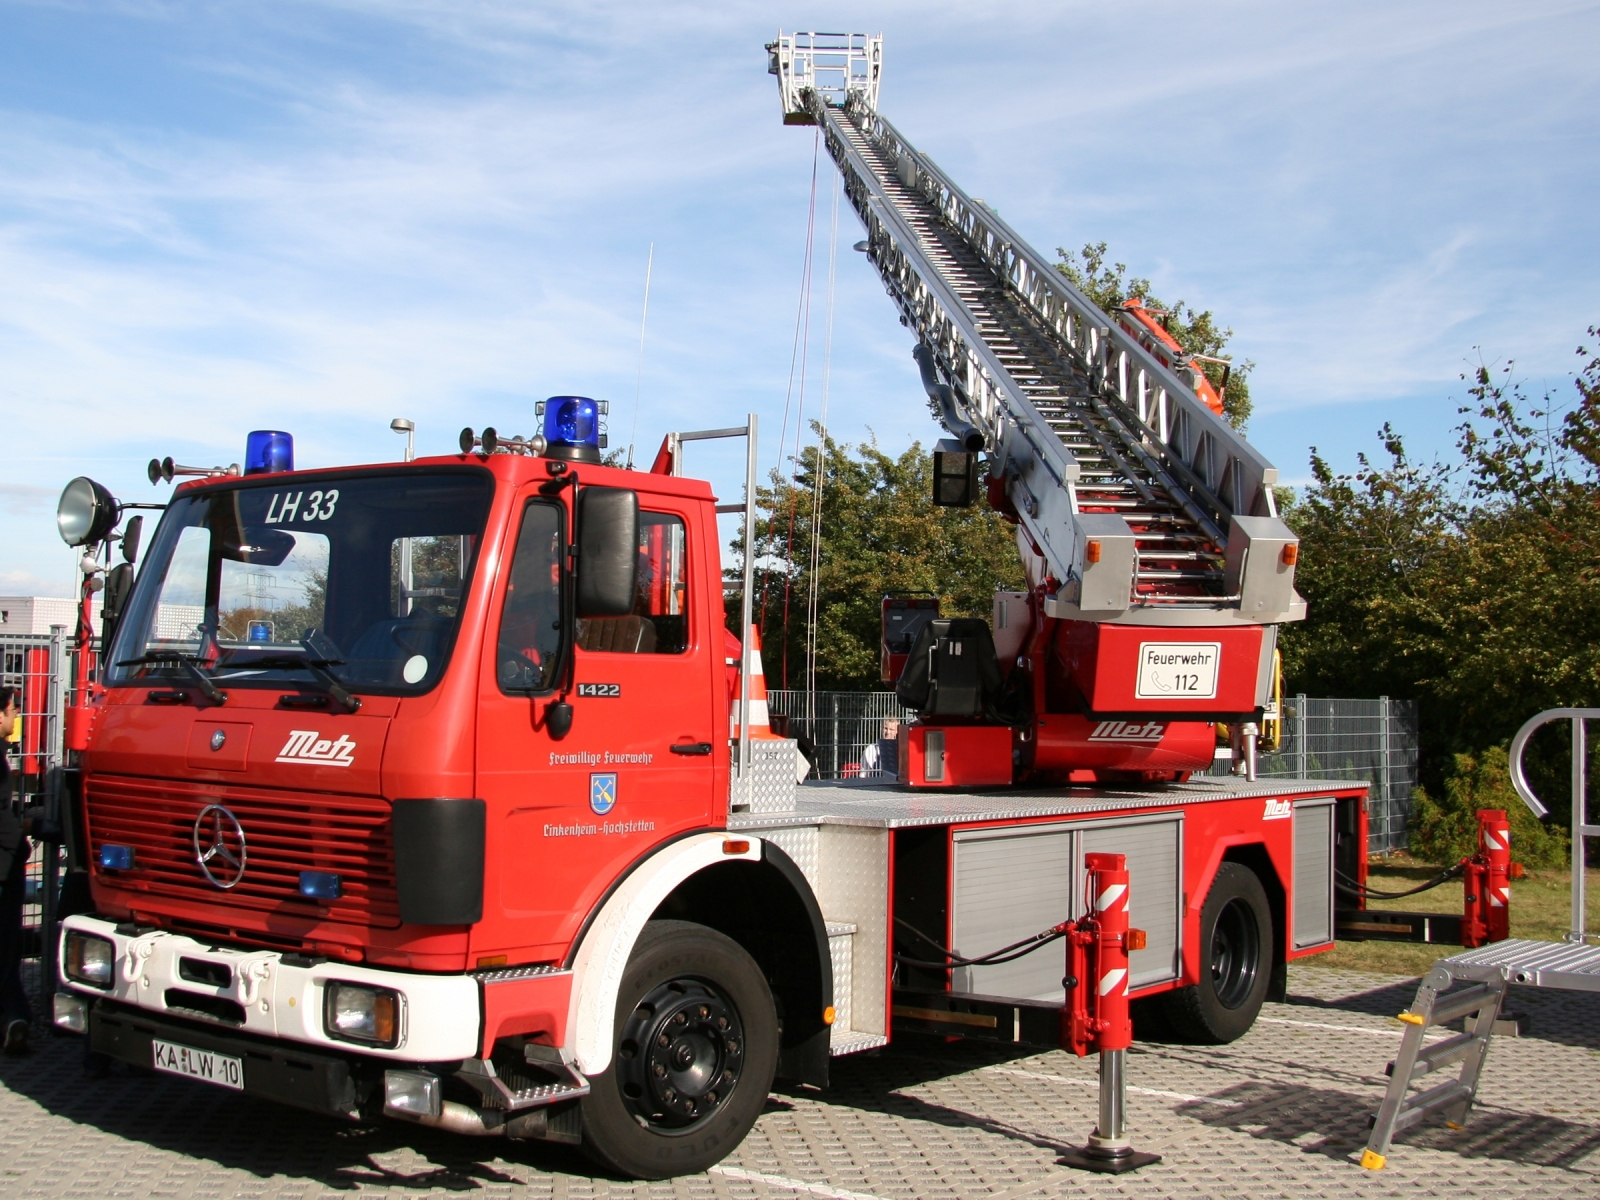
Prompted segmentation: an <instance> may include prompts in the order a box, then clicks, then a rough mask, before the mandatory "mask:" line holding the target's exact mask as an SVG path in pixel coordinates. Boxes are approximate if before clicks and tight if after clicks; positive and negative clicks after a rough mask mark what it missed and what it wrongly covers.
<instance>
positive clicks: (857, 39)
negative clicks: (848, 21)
mask: <svg viewBox="0 0 1600 1200" xmlns="http://www.w3.org/2000/svg"><path fill="white" fill-rule="evenodd" d="M767 73H768V74H769V75H776V76H777V77H778V97H779V99H780V100H781V101H782V104H783V123H784V124H785V125H815V124H816V123H817V116H816V113H815V112H814V111H813V105H827V106H828V107H830V108H845V107H846V106H847V105H849V104H850V102H851V101H852V100H853V101H854V102H855V103H856V104H857V105H858V106H865V107H866V108H868V109H870V110H871V111H873V112H876V111H877V110H878V82H879V78H880V77H881V75H882V73H883V35H882V34H881V33H880V34H869V33H784V32H782V31H781V30H780V31H779V33H778V40H777V41H775V42H768V43H767Z"/></svg>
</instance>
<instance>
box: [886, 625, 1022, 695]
mask: <svg viewBox="0 0 1600 1200" xmlns="http://www.w3.org/2000/svg"><path fill="white" fill-rule="evenodd" d="M1000 684H1001V681H1000V660H999V658H998V657H996V655H995V652H994V637H993V635H992V634H990V632H989V623H988V622H987V621H982V620H979V619H978V618H976V617H950V618H945V619H940V620H936V621H929V622H928V623H927V624H926V625H924V626H923V627H922V631H921V632H920V633H918V634H917V640H916V644H915V645H914V646H913V647H912V649H911V657H910V658H908V659H906V669H905V670H904V671H903V672H901V675H900V681H899V682H898V683H896V684H895V687H894V690H895V695H896V696H898V697H899V698H900V703H901V704H904V705H905V706H906V707H907V708H911V709H915V710H916V711H917V712H918V713H920V714H921V715H922V716H924V717H968V718H973V717H984V716H989V715H992V714H993V712H994V710H995V707H996V705H997V702H998V701H999V699H1000Z"/></svg>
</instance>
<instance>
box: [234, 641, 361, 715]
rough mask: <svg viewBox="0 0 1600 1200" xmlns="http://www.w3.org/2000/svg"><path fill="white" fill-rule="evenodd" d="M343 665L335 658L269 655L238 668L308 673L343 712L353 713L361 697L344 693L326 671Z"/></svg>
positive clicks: (242, 664)
mask: <svg viewBox="0 0 1600 1200" xmlns="http://www.w3.org/2000/svg"><path fill="white" fill-rule="evenodd" d="M229 661H230V662H232V656H231V655H230V656H229ZM343 665H344V663H343V660H341V659H337V658H302V657H300V656H299V655H297V654H269V655H265V656H264V657H262V658H252V659H248V660H246V661H244V662H241V663H239V668H240V669H241V670H249V669H250V668H252V667H260V668H261V669H263V670H268V671H272V670H284V671H310V672H311V673H312V674H313V675H315V676H316V677H317V681H318V682H319V683H321V684H322V686H323V688H324V690H326V691H327V693H328V695H329V696H331V697H333V699H334V701H335V702H336V703H337V704H339V705H340V707H342V708H343V709H344V710H345V712H355V711H356V709H358V708H360V707H361V697H360V696H353V695H351V694H350V693H349V692H348V691H346V690H345V687H344V685H343V684H342V683H340V682H339V681H338V679H336V678H335V677H334V675H333V673H332V672H331V671H329V670H328V668H329V667H339V666H343Z"/></svg>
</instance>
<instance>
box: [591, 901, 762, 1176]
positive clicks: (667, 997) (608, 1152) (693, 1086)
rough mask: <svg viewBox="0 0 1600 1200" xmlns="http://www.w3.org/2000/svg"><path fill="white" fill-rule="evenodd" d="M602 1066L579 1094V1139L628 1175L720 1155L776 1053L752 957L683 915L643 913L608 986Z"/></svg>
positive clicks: (739, 1134)
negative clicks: (607, 1041)
mask: <svg viewBox="0 0 1600 1200" xmlns="http://www.w3.org/2000/svg"><path fill="white" fill-rule="evenodd" d="M613 1036H614V1038H615V1041H614V1043H613V1053H612V1060H611V1066H610V1067H609V1068H607V1069H606V1070H605V1071H603V1072H602V1073H600V1074H599V1075H596V1076H594V1077H592V1078H591V1079H590V1086H591V1088H592V1090H591V1091H590V1093H589V1095H588V1096H586V1097H584V1099H583V1101H582V1114H583V1146H584V1150H585V1152H586V1153H588V1155H589V1156H590V1157H591V1158H593V1159H594V1160H595V1161H596V1162H598V1163H600V1164H601V1165H602V1166H604V1167H608V1168H610V1169H611V1170H614V1171H616V1172H618V1173H619V1174H622V1175H626V1176H630V1177H632V1178H635V1179H666V1178H668V1177H670V1176H674V1175H690V1174H694V1173H696V1172H699V1171H704V1170H705V1169H706V1168H707V1167H710V1166H712V1165H714V1164H715V1163H717V1162H720V1161H721V1160H722V1159H723V1158H724V1157H725V1156H726V1155H727V1154H728V1153H729V1152H730V1151H732V1150H733V1148H734V1147H735V1146H737V1145H738V1144H739V1143H740V1142H742V1141H743V1140H744V1137H745V1135H746V1134H747V1133H749V1132H750V1127H751V1126H752V1125H754V1124H755V1121H756V1117H757V1116H759V1115H760V1113H761V1109H762V1106H763V1105H764V1104H765V1103H766V1099H767V1092H768V1091H769V1089H770V1088H771V1086H772V1076H773V1072H774V1071H775V1070H776V1068H777V1062H778V1018H777V1014H776V1012H775V1011H774V1008H773V1003H772V993H771V991H770V990H769V989H768V987H767V981H766V980H765V979H764V978H763V977H762V975H761V970H760V968H759V967H757V966H756V964H755V961H754V960H753V959H752V958H751V957H750V956H749V955H748V954H747V953H745V951H744V949H743V948H742V947H741V946H739V944H738V943H737V942H734V941H733V940H732V939H730V938H727V937H725V936H723V935H722V934H720V933H718V932H716V931H715V930H713V929H708V928H706V927H705V926H704V925H696V924H693V923H691V922H688V921H651V922H650V923H649V924H648V925H646V926H645V928H644V932H643V933H641V934H640V935H639V940H638V942H637V943H636V944H635V945H634V948H633V954H632V957H631V958H630V959H629V962H628V969H627V970H626V971H625V972H624V973H623V976H622V986H621V987H620V988H619V989H618V992H617V1011H616V1027H615V1032H614V1034H613Z"/></svg>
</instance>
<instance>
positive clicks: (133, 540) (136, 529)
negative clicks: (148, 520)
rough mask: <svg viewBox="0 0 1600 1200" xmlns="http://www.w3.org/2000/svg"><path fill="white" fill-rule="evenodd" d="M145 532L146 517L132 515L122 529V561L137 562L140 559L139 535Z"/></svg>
mask: <svg viewBox="0 0 1600 1200" xmlns="http://www.w3.org/2000/svg"><path fill="white" fill-rule="evenodd" d="M143 532H144V518H143V517H142V516H140V517H132V518H130V519H129V521H128V523H127V525H125V526H124V527H123V530H122V561H123V562H125V563H136V562H138V561H139V535H140V534H142V533H143Z"/></svg>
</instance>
